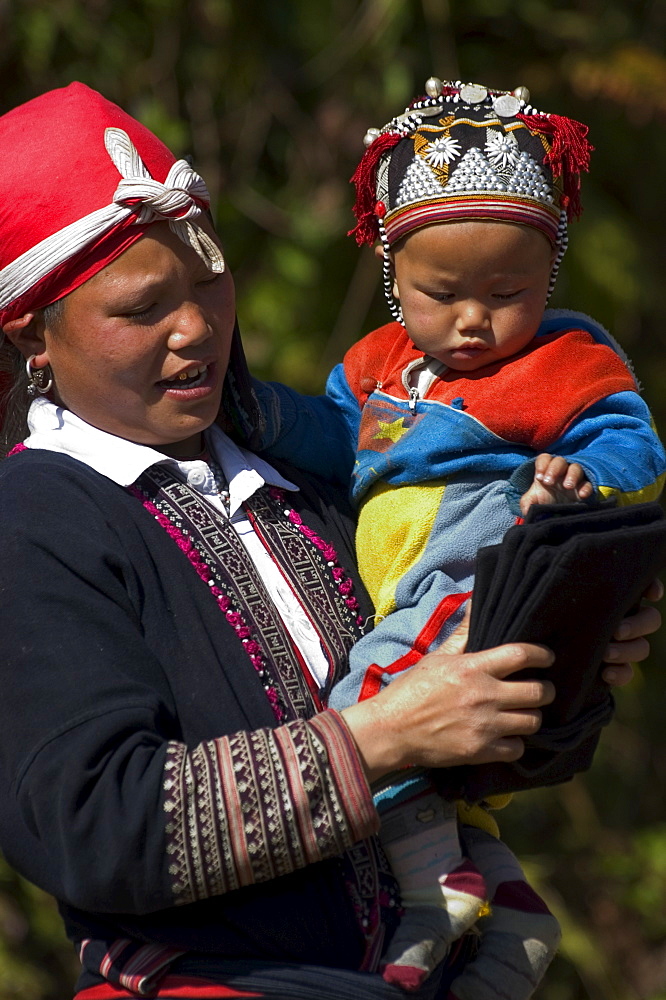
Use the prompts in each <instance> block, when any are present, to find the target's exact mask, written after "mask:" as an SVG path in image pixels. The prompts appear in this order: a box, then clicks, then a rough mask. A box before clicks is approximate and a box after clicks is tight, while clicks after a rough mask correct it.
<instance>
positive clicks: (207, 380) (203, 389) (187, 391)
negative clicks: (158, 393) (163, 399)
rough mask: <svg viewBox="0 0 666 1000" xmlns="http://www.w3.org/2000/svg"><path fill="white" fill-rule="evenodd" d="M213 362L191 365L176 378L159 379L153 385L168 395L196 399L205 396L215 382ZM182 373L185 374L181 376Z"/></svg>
mask: <svg viewBox="0 0 666 1000" xmlns="http://www.w3.org/2000/svg"><path fill="white" fill-rule="evenodd" d="M215 368H216V366H215V364H214V363H210V364H206V365H192V366H191V367H190V368H188V369H186V371H184V372H181V373H180V374H179V375H178V376H177V377H176V378H171V379H166V378H165V379H161V381H159V382H156V383H155V386H156V387H157V388H158V389H161V390H162V392H164V393H168V395H169V396H180V397H183V398H187V399H198V398H199V397H200V396H206V395H208V393H209V392H210V391H211V389H212V388H213V386H214V383H215ZM183 375H184V376H185V377H184V378H183Z"/></svg>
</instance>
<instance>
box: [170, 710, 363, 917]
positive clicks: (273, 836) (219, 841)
mask: <svg viewBox="0 0 666 1000" xmlns="http://www.w3.org/2000/svg"><path fill="white" fill-rule="evenodd" d="M164 791H165V797H164V809H165V812H166V845H167V846H166V850H167V853H168V855H169V875H170V878H171V885H172V889H173V893H174V901H175V902H176V903H191V902H194V901H195V900H197V899H204V898H206V897H209V896H217V895H221V894H222V893H225V892H229V891H231V890H233V889H238V888H240V887H241V886H245V885H251V884H253V883H255V882H264V881H268V880H269V879H273V878H278V877H279V876H280V875H285V874H287V873H289V872H291V871H294V870H295V869H297V868H303V867H305V865H308V864H312V863H314V862H316V861H321V860H323V859H324V858H330V857H333V856H335V855H337V854H340V853H342V851H344V850H345V849H346V848H348V847H350V846H351V845H352V844H354V843H356V842H357V841H358V840H361V839H363V838H364V837H367V836H369V835H371V834H372V833H374V832H376V830H377V828H378V825H379V821H378V817H377V813H376V812H375V809H374V806H373V803H372V796H371V794H370V790H369V788H368V784H367V781H366V780H365V775H364V773H363V770H362V767H361V764H360V761H359V759H358V754H357V752H356V748H355V746H354V743H353V740H352V738H351V736H350V734H349V731H348V730H347V727H346V725H345V724H344V722H343V721H342V719H341V718H340V716H339V715H338V714H337V713H336V712H333V711H327V712H323V713H322V714H321V715H318V716H316V717H315V718H314V719H311V720H310V721H308V722H305V721H302V720H298V721H296V722H290V723H288V724H287V725H284V726H280V727H279V728H277V729H259V730H256V731H254V732H249V733H247V732H241V733H235V734H234V735H233V736H226V737H223V738H221V739H217V740H209V741H207V742H205V743H201V744H199V746H197V747H195V748H194V749H193V750H188V749H187V747H185V746H184V745H183V744H181V743H176V742H172V743H170V744H169V747H168V751H167V760H166V764H165V780H164Z"/></svg>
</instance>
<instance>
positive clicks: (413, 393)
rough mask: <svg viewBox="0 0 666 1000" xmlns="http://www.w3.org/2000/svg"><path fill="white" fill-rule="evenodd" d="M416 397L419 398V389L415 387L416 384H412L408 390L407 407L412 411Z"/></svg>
mask: <svg viewBox="0 0 666 1000" xmlns="http://www.w3.org/2000/svg"><path fill="white" fill-rule="evenodd" d="M418 399H419V390H418V389H417V388H416V386H412V388H411V389H410V390H409V409H410V411H411V412H412V413H413V412H414V410H415V409H416V404H417V402H418Z"/></svg>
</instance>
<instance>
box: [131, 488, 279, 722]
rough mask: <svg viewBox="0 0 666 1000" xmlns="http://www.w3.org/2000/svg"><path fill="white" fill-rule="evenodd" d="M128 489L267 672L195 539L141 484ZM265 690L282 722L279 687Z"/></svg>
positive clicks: (259, 667) (257, 664)
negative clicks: (170, 516) (194, 542)
mask: <svg viewBox="0 0 666 1000" xmlns="http://www.w3.org/2000/svg"><path fill="white" fill-rule="evenodd" d="M128 490H129V492H130V493H131V494H132V496H135V497H136V498H137V500H140V501H141V503H142V504H143V506H144V507H145V509H146V510H147V511H148V513H149V514H152V516H153V517H154V518H155V520H156V521H157V523H158V524H159V525H160V527H162V528H164V530H165V531H166V533H167V535H168V536H169V538H172V539H173V540H174V542H175V543H176V545H177V546H178V548H179V549H180V550H181V552H184V553H185V555H186V556H187V558H188V559H189V561H190V562H191V564H192V566H193V567H194V569H195V570H196V572H197V575H198V576H199V578H200V579H201V580H203V582H204V583H205V584H206V585H207V586H208V587H209V589H210V592H211V594H212V595H213V597H214V598H215V600H216V601H217V606H218V608H219V609H220V611H222V612H223V613H224V615H225V617H226V619H227V621H228V622H229V624H230V625H231V626H232V628H233V629H234V630H235V632H236V635H237V636H238V638H239V639H240V640H241V641H242V643H243V646H244V648H245V651H246V653H247V654H248V656H249V657H250V660H251V662H252V666H253V667H254V669H255V670H256V671H257V673H258V674H259V675H260V676H261V674H263V673H264V671H265V669H266V665H265V663H264V657H263V654H262V652H261V646H260V645H259V643H258V642H257V641H256V640H255V639H253V638H252V631H251V629H250V628H249V627H248V626H247V625H246V623H245V622H244V620H243V616H242V615H241V614H240V612H238V611H234V610H233V609H232V608H231V602H230V601H229V598H228V597H227V596H226V594H223V593H222V591H221V590H220V588H219V587H216V586H215V582H214V580H213V578H212V576H211V572H210V569H209V568H208V565H207V564H206V562H205V561H204V560H203V559H202V558H201V556H200V555H199V553H198V552H197V550H196V548H195V546H194V544H193V543H192V541H191V540H190V539H189V538H187V536H186V535H184V534H183V532H182V531H181V530H180V528H177V527H176V525H175V524H172V523H171V521H170V520H169V518H168V517H167V516H166V514H162V513H160V511H159V510H158V509H157V507H156V506H155V504H154V503H152V501H151V500H148V499H147V497H146V496H144V494H143V493H142V492H141V490H140V489H139V488H138V487H136V486H129V487H128ZM264 690H265V692H266V695H267V697H268V700H269V702H270V705H271V708H272V709H273V715H274V716H275V718H276V719H277V721H278V722H282V720H283V719H284V713H283V711H282V709H281V707H280V702H279V699H278V694H277V691H276V689H275V688H274V687H273V686H272V685H271V684H268V685H266V684H265V685H264Z"/></svg>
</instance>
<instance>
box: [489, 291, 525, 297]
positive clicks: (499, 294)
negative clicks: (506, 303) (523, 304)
mask: <svg viewBox="0 0 666 1000" xmlns="http://www.w3.org/2000/svg"><path fill="white" fill-rule="evenodd" d="M521 291H522V289H518V290H517V291H515V292H494V293H493V298H494V299H515V298H516V296H517V295H520V293H521Z"/></svg>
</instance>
